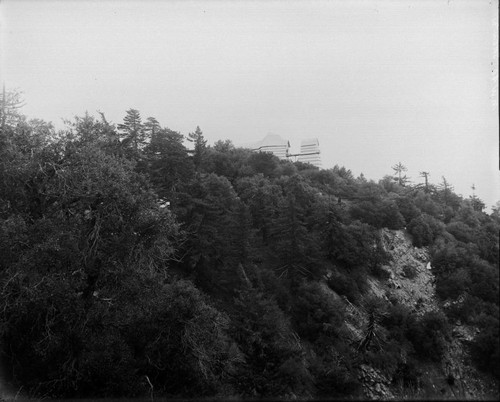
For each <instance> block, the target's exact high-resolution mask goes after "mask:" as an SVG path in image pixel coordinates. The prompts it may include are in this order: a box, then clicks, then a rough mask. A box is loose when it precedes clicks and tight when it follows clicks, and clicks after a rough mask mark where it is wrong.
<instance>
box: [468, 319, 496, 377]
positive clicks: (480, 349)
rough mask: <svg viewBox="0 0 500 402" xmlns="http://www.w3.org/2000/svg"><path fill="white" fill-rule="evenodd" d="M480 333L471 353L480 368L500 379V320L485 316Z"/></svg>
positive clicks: (481, 322)
mask: <svg viewBox="0 0 500 402" xmlns="http://www.w3.org/2000/svg"><path fill="white" fill-rule="evenodd" d="M480 326H481V333H479V334H478V335H477V336H476V338H475V339H474V341H473V342H472V345H471V352H472V355H473V358H474V360H475V361H476V362H477V364H478V367H479V368H480V369H482V370H485V371H488V372H490V373H491V374H493V375H494V376H495V377H496V378H500V346H499V344H498V339H499V336H500V330H499V320H498V318H496V317H493V316H484V317H482V319H481V321H480Z"/></svg>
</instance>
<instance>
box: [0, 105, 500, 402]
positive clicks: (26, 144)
mask: <svg viewBox="0 0 500 402" xmlns="http://www.w3.org/2000/svg"><path fill="white" fill-rule="evenodd" d="M9 113H10V116H9V119H8V120H6V123H5V124H4V127H3V129H2V132H1V135H0V250H1V253H0V349H1V353H2V354H1V356H2V365H3V378H2V390H3V389H10V390H11V394H12V395H16V393H18V392H21V393H22V394H23V395H24V396H27V397H35V398H101V397H142V398H144V397H148V398H163V397H166V398H201V397H203V398H209V397H210V398H220V399H256V398H257V399H261V398H264V399H265V398H284V399H296V398H300V399H321V398H323V399H360V398H369V399H390V398H395V399H415V398H419V399H420V398H421V399H429V398H431V399H438V398H451V399H477V398H493V397H496V396H498V379H499V376H500V367H499V356H500V355H499V353H500V347H499V345H498V339H499V317H498V315H499V313H498V312H499V299H498V298H499V296H498V294H499V285H498V282H499V269H498V263H499V261H498V258H499V242H498V233H499V230H500V210H499V208H495V209H494V211H493V212H492V213H490V214H488V213H486V212H484V209H485V205H484V203H483V202H482V201H481V200H480V199H478V198H477V197H476V196H475V195H472V196H470V197H468V198H463V197H461V196H458V195H457V194H455V193H454V192H453V187H452V185H451V184H450V183H448V182H447V180H446V179H445V178H443V180H442V182H441V183H439V184H436V185H434V184H432V183H428V182H426V183H425V185H424V184H417V185H412V184H410V183H409V181H408V178H406V176H404V175H403V174H402V173H403V172H404V165H403V164H402V163H401V162H400V163H398V164H396V165H394V166H393V167H392V170H393V172H392V173H393V174H392V175H386V176H385V177H383V178H381V179H380V180H379V181H378V182H375V181H368V180H366V178H365V177H364V176H363V175H360V176H359V177H354V176H353V175H352V173H351V171H350V170H348V169H347V168H345V167H339V166H335V167H334V168H332V169H318V168H315V167H314V166H311V165H308V164H304V163H300V162H297V163H292V162H290V161H286V160H280V159H278V158H277V157H276V156H274V155H272V154H268V153H256V152H252V151H250V150H248V149H242V148H236V147H234V146H233V145H232V143H231V142H230V141H218V142H216V143H215V144H213V145H208V144H207V141H206V140H205V138H204V136H203V132H202V130H201V129H200V128H199V127H197V128H196V130H195V131H194V132H192V133H189V134H188V135H187V138H188V139H189V140H190V141H191V142H192V143H193V145H194V147H193V148H194V149H193V151H190V152H188V150H187V149H186V147H185V146H184V145H183V143H184V139H185V137H184V136H183V135H182V134H180V133H178V132H175V131H173V130H170V129H168V128H166V127H162V126H161V125H160V124H159V123H158V122H157V121H156V119H154V118H148V119H147V121H146V123H143V122H142V119H141V116H140V113H139V112H138V111H137V110H134V109H131V110H129V111H127V115H126V117H125V119H124V123H123V124H120V125H118V127H116V126H115V125H113V124H111V123H109V122H108V121H107V120H106V119H105V117H104V114H101V118H100V119H96V118H94V117H92V116H89V115H85V116H83V117H77V118H75V119H74V121H72V122H68V127H67V129H66V130H64V131H60V132H55V130H54V129H53V128H52V126H51V125H50V124H48V123H45V122H43V121H40V120H28V119H27V118H26V117H25V116H22V115H20V114H18V112H17V109H12V110H11V111H10V112H9Z"/></svg>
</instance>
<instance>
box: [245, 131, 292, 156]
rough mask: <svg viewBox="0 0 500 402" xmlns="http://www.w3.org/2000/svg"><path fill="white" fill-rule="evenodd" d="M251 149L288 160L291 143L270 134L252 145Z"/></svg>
mask: <svg viewBox="0 0 500 402" xmlns="http://www.w3.org/2000/svg"><path fill="white" fill-rule="evenodd" d="M249 148H250V149H251V150H252V151H255V152H270V153H272V154H273V155H276V156H277V157H278V158H280V159H286V158H287V157H288V150H289V149H290V142H288V141H287V140H284V139H283V138H281V137H280V136H279V135H277V134H268V135H266V136H265V137H264V139H263V140H262V141H259V142H257V143H254V144H251V145H250V146H249Z"/></svg>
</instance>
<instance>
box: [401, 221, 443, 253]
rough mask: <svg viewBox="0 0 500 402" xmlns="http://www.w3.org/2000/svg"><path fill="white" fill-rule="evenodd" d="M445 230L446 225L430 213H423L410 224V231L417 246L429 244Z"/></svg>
mask: <svg viewBox="0 0 500 402" xmlns="http://www.w3.org/2000/svg"><path fill="white" fill-rule="evenodd" d="M443 230H444V225H443V224H442V223H441V222H439V221H438V220H436V219H435V218H433V217H432V216H430V215H427V214H422V215H421V216H419V217H417V218H414V219H412V220H411V221H410V223H409V224H408V232H409V233H410V234H411V235H412V236H413V245H414V246H416V247H423V246H428V245H430V244H432V243H433V242H434V240H435V239H436V238H437V236H438V235H439V234H440V233H441V232H442V231H443Z"/></svg>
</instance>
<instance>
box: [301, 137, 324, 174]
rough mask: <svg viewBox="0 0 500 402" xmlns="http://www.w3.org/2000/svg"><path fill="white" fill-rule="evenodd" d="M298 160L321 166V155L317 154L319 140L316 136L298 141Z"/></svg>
mask: <svg viewBox="0 0 500 402" xmlns="http://www.w3.org/2000/svg"><path fill="white" fill-rule="evenodd" d="M297 161H298V162H304V163H310V164H311V165H314V166H316V167H319V168H320V167H321V157H320V156H319V141H318V139H317V138H311V139H308V140H302V142H301V143H300V154H298V155H297Z"/></svg>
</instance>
